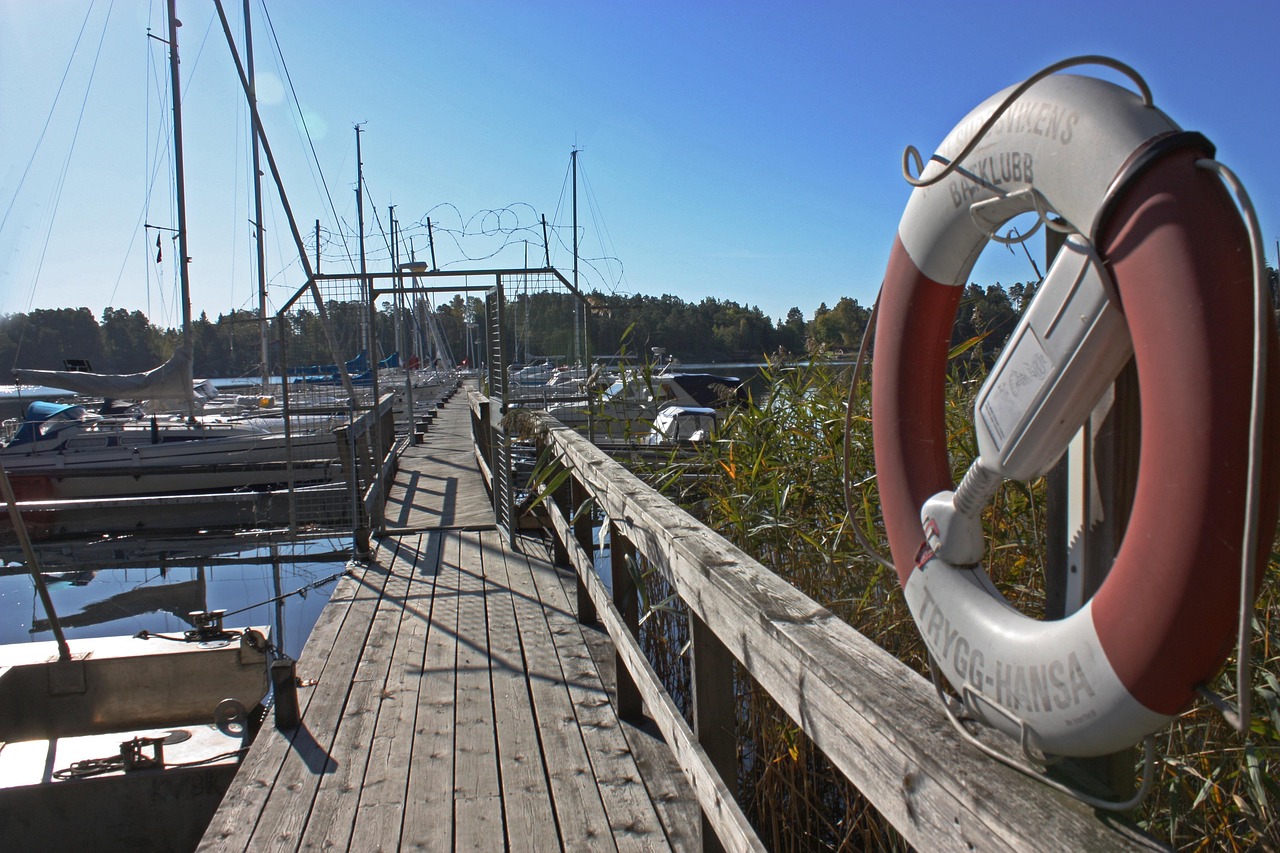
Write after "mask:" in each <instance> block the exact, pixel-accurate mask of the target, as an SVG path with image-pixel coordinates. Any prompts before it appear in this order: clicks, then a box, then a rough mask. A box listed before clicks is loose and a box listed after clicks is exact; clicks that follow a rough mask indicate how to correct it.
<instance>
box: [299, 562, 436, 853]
mask: <svg viewBox="0 0 1280 853" xmlns="http://www.w3.org/2000/svg"><path fill="white" fill-rule="evenodd" d="M379 558H380V559H382V560H383V561H385V562H386V563H387V564H388V565H387V569H388V575H389V576H388V579H387V583H386V586H385V587H384V588H383V594H382V598H381V600H380V601H379V604H378V609H377V612H376V613H375V614H374V617H373V624H372V625H371V626H370V629H369V633H368V635H367V636H366V638H365V641H364V647H363V649H362V651H361V653H360V662H359V664H358V665H357V666H356V672H355V675H354V676H353V678H352V688H351V692H350V694H349V695H348V697H347V702H346V707H345V708H344V709H343V712H342V716H341V717H340V718H339V725H338V731H337V733H336V735H335V737H334V741H333V748H332V754H333V756H334V761H335V764H336V765H337V767H336V769H335V771H334V772H333V773H327V774H325V775H324V776H322V777H321V779H320V787H319V790H318V791H317V792H316V797H315V800H314V802H313V803H312V805H311V816H310V818H309V819H308V820H307V824H306V829H305V831H304V832H303V835H302V845H301V849H303V850H330V849H338V850H341V849H343V848H346V847H349V846H351V845H352V832H353V830H354V828H355V823H356V815H357V812H358V808H359V805H360V802H361V800H362V799H363V797H364V795H365V792H366V791H370V793H376V786H375V787H374V788H372V789H370V788H369V783H370V780H369V779H367V778H366V770H367V768H368V767H369V762H370V758H371V755H372V749H371V747H372V740H373V736H374V729H375V727H376V726H377V723H378V711H379V709H380V708H381V706H382V701H381V700H382V697H383V696H384V695H385V689H386V685H387V681H388V678H389V675H390V672H391V668H392V661H393V658H392V650H393V649H394V648H395V646H396V643H397V640H398V637H399V633H400V629H401V627H402V625H403V624H404V620H403V619H402V615H403V614H404V613H405V607H404V605H405V600H406V598H407V596H408V592H409V587H410V584H411V582H412V573H411V571H406V566H405V563H404V561H403V560H402V559H401V558H400V557H399V555H398V554H396V553H395V552H394V551H392V550H390V549H382V550H380V553H379ZM411 568H412V566H411V565H410V566H409V569H411ZM398 835H399V832H398V831H397V833H396V836H398ZM357 844H358V846H360V847H365V848H372V847H374V846H375V845H374V844H371V843H368V840H366V839H358V840H357Z"/></svg>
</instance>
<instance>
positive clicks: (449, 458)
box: [383, 394, 494, 534]
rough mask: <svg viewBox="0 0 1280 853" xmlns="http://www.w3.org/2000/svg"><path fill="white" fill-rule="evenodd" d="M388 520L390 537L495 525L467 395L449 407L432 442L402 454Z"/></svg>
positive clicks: (431, 435)
mask: <svg viewBox="0 0 1280 853" xmlns="http://www.w3.org/2000/svg"><path fill="white" fill-rule="evenodd" d="M383 517H384V522H383V523H384V525H385V532H386V533H388V534H403V533H414V532H419V531H423V530H435V529H438V528H467V529H487V528H492V527H493V526H494V518H493V507H492V505H491V504H490V503H489V497H488V494H487V492H486V491H485V486H484V480H483V479H482V478H481V476H480V469H479V468H478V467H477V466H476V461H475V444H474V443H473V442H472V439H471V411H470V409H469V408H468V407H467V402H466V399H465V395H464V394H455V395H454V396H453V397H452V398H451V399H450V400H449V401H447V402H445V403H443V404H442V405H441V406H440V408H439V409H437V410H436V417H435V421H434V422H433V423H432V425H431V427H430V428H429V429H428V430H427V435H426V440H425V441H423V443H422V444H413V445H410V446H409V447H408V448H406V449H405V452H404V453H403V454H402V455H401V457H400V462H399V466H398V468H397V470H396V475H395V480H394V482H393V483H392V485H391V490H390V493H389V494H388V496H387V505H386V509H385V511H384V513H383Z"/></svg>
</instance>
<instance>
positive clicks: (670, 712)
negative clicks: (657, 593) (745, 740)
mask: <svg viewBox="0 0 1280 853" xmlns="http://www.w3.org/2000/svg"><path fill="white" fill-rule="evenodd" d="M579 577H580V579H581V581H582V582H583V584H584V585H585V586H586V589H587V593H588V594H589V595H590V596H591V600H592V601H593V602H594V603H595V607H596V612H597V614H598V615H599V618H600V621H601V622H602V623H603V624H604V626H605V629H606V630H607V631H608V632H609V635H610V636H611V637H613V638H614V648H615V650H616V652H617V656H618V659H619V661H620V662H621V664H622V665H623V666H625V667H626V669H627V670H628V671H629V672H630V673H631V675H632V680H633V682H634V683H635V686H636V688H637V689H638V690H639V691H640V694H641V696H642V697H643V698H644V701H645V704H646V705H647V706H648V708H649V713H650V715H651V716H652V718H653V721H654V723H656V724H657V726H658V728H659V729H660V730H661V731H662V736H663V738H664V739H665V740H666V742H667V743H668V744H670V746H671V751H672V753H673V754H674V756H675V759H676V763H677V764H678V765H679V766H680V768H681V770H683V772H684V774H685V776H686V778H687V779H688V781H689V784H690V785H691V786H692V787H693V790H694V793H695V795H696V797H697V799H698V802H699V803H700V804H701V806H702V812H703V814H704V815H705V816H706V817H707V819H708V822H709V823H710V824H711V825H712V826H713V827H714V828H715V831H716V834H717V836H718V837H719V839H720V842H721V843H722V844H723V845H724V847H725V848H726V849H728V850H732V851H744V853H745V851H762V850H763V849H764V847H763V845H762V844H761V843H760V840H759V839H758V838H757V837H756V834H755V831H754V830H753V829H752V828H751V825H750V824H749V823H748V821H747V819H746V816H745V815H744V814H743V813H742V809H740V808H739V807H738V804H737V801H736V800H735V799H734V798H733V795H732V794H731V792H730V791H729V788H728V787H727V786H726V785H725V783H724V781H723V780H722V779H721V778H720V776H719V774H718V773H716V771H715V769H714V768H713V766H712V764H711V760H710V759H709V758H708V757H707V754H706V753H705V752H704V751H703V749H702V747H701V746H700V745H699V744H698V742H697V738H696V737H695V736H694V733H693V730H692V729H691V728H690V727H689V725H688V723H686V722H685V719H684V715H683V714H681V713H680V710H679V709H678V708H676V706H675V703H674V702H673V701H672V699H671V696H670V695H669V694H668V693H667V692H666V690H665V688H664V687H663V685H662V682H661V681H660V680H659V679H658V674H657V673H656V672H655V671H654V670H653V667H652V666H651V665H650V664H649V661H648V659H647V658H646V657H645V656H644V652H643V651H641V649H640V646H639V645H638V644H637V643H636V642H635V641H634V639H633V638H632V637H631V629H630V628H629V627H627V624H626V621H625V619H624V618H623V616H622V614H621V613H619V612H618V608H617V607H615V606H614V604H613V597H612V595H611V594H610V592H609V591H608V590H606V589H605V586H604V583H603V582H602V581H601V580H600V578H599V577H597V576H596V574H595V572H594V571H588V572H585V573H583V574H581V575H580V576H579ZM700 834H701V833H700Z"/></svg>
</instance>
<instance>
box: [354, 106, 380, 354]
mask: <svg viewBox="0 0 1280 853" xmlns="http://www.w3.org/2000/svg"><path fill="white" fill-rule="evenodd" d="M356 226H357V227H358V228H359V229H360V298H361V300H362V301H363V302H364V303H365V304H366V305H367V304H368V302H369V270H368V266H367V261H366V259H365V253H364V163H363V162H362V161H361V159H360V125H358V124H357V125H356ZM369 310H370V311H372V309H369ZM367 323H368V321H367V319H366V323H365V324H363V325H362V327H361V329H362V335H361V344H362V348H363V349H364V350H365V351H366V352H368V353H369V357H370V358H376V357H375V356H374V353H373V348H372V347H371V346H370V345H369V333H370V329H369V328H368V325H367Z"/></svg>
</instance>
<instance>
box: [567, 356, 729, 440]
mask: <svg viewBox="0 0 1280 853" xmlns="http://www.w3.org/2000/svg"><path fill="white" fill-rule="evenodd" d="M744 399H745V391H744V390H743V388H742V382H741V380H739V379H738V377H736V376H722V375H719V374H714V373H660V374H656V375H654V374H647V373H643V372H638V371H628V372H626V373H624V374H623V375H622V376H620V377H619V378H618V379H616V380H615V381H614V382H613V384H612V385H610V386H609V387H608V388H605V389H604V391H603V392H601V393H600V395H599V397H598V398H595V399H590V400H588V402H586V403H582V402H565V403H557V404H553V405H550V406H548V407H547V413H548V414H550V415H551V416H552V417H554V418H555V419H556V420H558V421H560V422H561V423H563V424H565V425H566V426H571V427H573V428H574V429H578V430H587V431H589V432H590V434H591V435H592V436H593V437H597V436H598V437H601V438H607V439H628V438H633V437H638V436H643V435H646V434H648V433H649V432H650V430H651V429H652V427H653V423H654V419H655V418H656V417H657V416H658V414H659V412H660V411H662V409H664V408H665V407H667V406H688V407H695V408H710V409H717V408H724V407H725V406H727V405H731V404H733V403H736V402H742V401H743V400H744Z"/></svg>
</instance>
